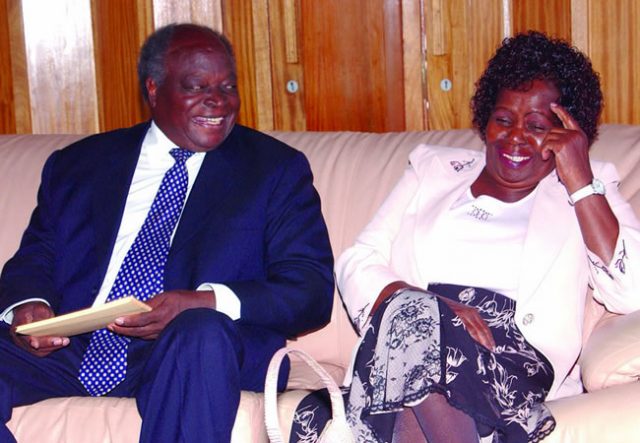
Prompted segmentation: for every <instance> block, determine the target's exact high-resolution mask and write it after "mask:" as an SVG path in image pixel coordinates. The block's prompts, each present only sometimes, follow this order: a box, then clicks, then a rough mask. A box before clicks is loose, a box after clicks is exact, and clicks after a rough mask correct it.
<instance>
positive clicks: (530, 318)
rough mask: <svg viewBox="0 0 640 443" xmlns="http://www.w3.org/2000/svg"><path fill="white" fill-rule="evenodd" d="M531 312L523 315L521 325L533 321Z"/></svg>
mask: <svg viewBox="0 0 640 443" xmlns="http://www.w3.org/2000/svg"><path fill="white" fill-rule="evenodd" d="M533 318H534V317H533V314H531V313H529V314H527V315H525V316H524V318H523V319H522V324H523V325H525V326H526V325H528V324H531V323H532V322H533Z"/></svg>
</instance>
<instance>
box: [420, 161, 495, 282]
mask: <svg viewBox="0 0 640 443" xmlns="http://www.w3.org/2000/svg"><path fill="white" fill-rule="evenodd" d="M443 152H444V151H441V152H439V153H438V154H437V155H435V156H434V157H433V161H434V162H435V164H434V167H430V168H428V170H429V176H428V177H427V178H426V180H423V181H421V183H420V191H419V192H418V194H419V195H420V196H421V198H420V200H419V201H418V203H417V207H418V209H417V216H416V226H415V228H414V238H415V241H414V244H415V245H416V247H415V248H414V252H415V259H416V261H415V263H429V262H430V260H431V259H433V258H432V257H430V254H431V252H430V248H429V247H428V245H430V244H432V242H435V241H438V239H437V238H435V234H434V233H435V232H436V230H435V229H433V228H434V227H435V225H436V224H437V223H438V221H439V220H440V219H441V217H442V216H443V215H444V214H445V213H446V212H447V211H448V210H449V208H450V207H451V205H452V204H453V203H454V202H455V201H456V199H458V197H460V195H461V194H462V193H463V192H465V191H466V190H467V189H469V187H470V186H471V184H472V183H473V181H474V180H475V179H476V178H477V177H478V175H479V174H480V172H481V171H482V168H483V167H484V152H483V151H481V152H475V151H469V150H462V149H456V150H452V151H451V153H447V154H443ZM429 268H430V267H429V266H420V267H419V269H418V272H419V273H420V281H422V282H426V283H429V282H431V278H430V276H429V275H428V272H429Z"/></svg>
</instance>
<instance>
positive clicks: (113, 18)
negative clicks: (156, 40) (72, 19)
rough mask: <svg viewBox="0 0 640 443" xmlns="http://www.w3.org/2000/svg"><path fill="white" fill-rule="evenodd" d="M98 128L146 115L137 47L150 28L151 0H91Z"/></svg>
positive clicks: (118, 125) (123, 124) (127, 123)
mask: <svg viewBox="0 0 640 443" xmlns="http://www.w3.org/2000/svg"><path fill="white" fill-rule="evenodd" d="M91 10H92V16H93V38H94V42H95V64H96V86H97V97H98V103H97V105H98V115H99V122H100V130H102V131H106V130H111V129H116V128H122V127H126V126H131V125H133V124H135V123H138V122H141V121H143V120H146V119H148V118H149V117H150V114H149V111H148V109H147V106H146V104H145V103H144V99H143V98H142V94H141V91H140V88H139V85H138V76H137V73H136V65H137V59H138V53H139V48H140V46H141V45H142V43H143V42H144V38H145V37H146V36H147V35H148V34H150V33H151V32H152V30H153V23H152V20H151V17H152V15H151V12H152V7H151V0H137V1H132V0H110V1H108V2H105V1H102V0H92V1H91Z"/></svg>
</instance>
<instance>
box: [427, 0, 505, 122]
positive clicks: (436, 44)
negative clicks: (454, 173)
mask: <svg viewBox="0 0 640 443" xmlns="http://www.w3.org/2000/svg"><path fill="white" fill-rule="evenodd" d="M434 6H435V7H436V8H441V13H440V14H437V15H436V16H435V17H433V16H431V15H430V14H432V12H433V8H434ZM425 8H426V10H425V13H426V14H427V15H429V16H430V17H432V18H430V19H429V20H427V21H426V23H427V29H426V37H427V100H428V102H429V109H428V125H429V129H448V128H468V127H470V126H471V112H470V108H469V101H470V99H471V96H472V94H473V91H474V84H475V82H476V80H477V79H478V77H479V76H480V74H481V73H482V71H483V70H484V67H485V66H486V63H487V60H488V59H489V57H490V56H491V55H492V54H493V52H494V51H495V48H496V47H497V46H498V44H499V43H500V41H501V40H502V26H503V25H502V23H503V18H502V2H499V1H492V2H489V1H465V0H447V1H441V0H429V1H425ZM438 20H441V21H442V22H441V23H440V22H438ZM439 32H441V33H442V35H439V34H438V33H439ZM448 82H450V83H448ZM447 85H450V90H446V86H447ZM443 86H445V88H444V89H443Z"/></svg>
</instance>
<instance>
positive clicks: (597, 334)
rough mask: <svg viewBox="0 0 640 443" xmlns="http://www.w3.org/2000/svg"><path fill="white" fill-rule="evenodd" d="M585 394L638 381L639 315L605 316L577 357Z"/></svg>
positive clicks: (639, 371) (637, 313) (639, 375)
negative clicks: (578, 357) (585, 390)
mask: <svg viewBox="0 0 640 443" xmlns="http://www.w3.org/2000/svg"><path fill="white" fill-rule="evenodd" d="M579 363H580V368H581V373H582V382H583V383H584V386H585V388H586V389H587V391H597V390H599V389H603V388H606V387H608V386H613V385H618V384H623V383H628V382H632V381H638V379H639V378H640V311H636V312H633V313H631V314H626V315H615V314H609V313H607V314H605V315H604V316H603V318H602V319H601V320H600V321H599V323H598V325H597V326H596V328H595V329H594V331H593V332H592V334H591V336H590V337H589V340H588V341H587V343H586V344H585V347H584V349H583V351H582V355H581V356H580V361H579Z"/></svg>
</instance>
